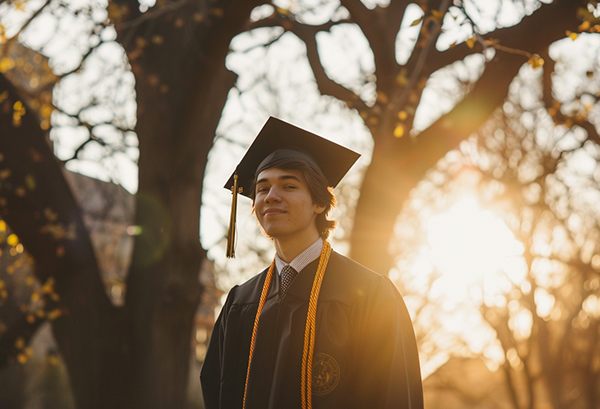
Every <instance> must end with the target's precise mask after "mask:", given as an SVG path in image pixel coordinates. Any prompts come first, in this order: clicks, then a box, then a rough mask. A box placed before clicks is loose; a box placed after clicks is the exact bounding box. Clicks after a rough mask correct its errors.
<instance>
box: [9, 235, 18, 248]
mask: <svg viewBox="0 0 600 409" xmlns="http://www.w3.org/2000/svg"><path fill="white" fill-rule="evenodd" d="M6 243H7V244H8V245H9V246H16V245H17V244H19V237H17V235H16V234H14V233H13V234H11V235H10V236H8V237H7V238H6Z"/></svg>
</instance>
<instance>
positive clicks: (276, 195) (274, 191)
mask: <svg viewBox="0 0 600 409" xmlns="http://www.w3.org/2000/svg"><path fill="white" fill-rule="evenodd" d="M280 193H281V192H280V191H279V188H278V187H277V186H271V188H270V189H269V193H268V194H267V196H266V197H265V201H266V202H268V203H270V202H279V201H280V200H281V195H280Z"/></svg>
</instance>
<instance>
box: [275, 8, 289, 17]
mask: <svg viewBox="0 0 600 409" xmlns="http://www.w3.org/2000/svg"><path fill="white" fill-rule="evenodd" d="M276 9H277V13H279V14H283V15H284V16H288V17H289V16H291V15H292V12H291V11H289V10H287V9H284V8H281V7H276Z"/></svg>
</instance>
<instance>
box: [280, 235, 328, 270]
mask: <svg viewBox="0 0 600 409" xmlns="http://www.w3.org/2000/svg"><path fill="white" fill-rule="evenodd" d="M318 238H319V233H318V232H317V230H316V229H315V231H314V232H310V233H309V234H306V235H303V237H298V235H295V236H291V237H277V238H273V243H274V244H275V251H276V252H277V255H278V256H279V258H280V259H282V260H283V261H285V262H286V263H291V262H292V260H293V259H295V258H296V257H297V256H298V255H299V254H300V253H302V252H303V251H304V250H306V249H307V248H308V246H310V245H311V244H313V243H314V242H315V241H317V239H318Z"/></svg>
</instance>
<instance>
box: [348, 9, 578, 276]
mask: <svg viewBox="0 0 600 409" xmlns="http://www.w3.org/2000/svg"><path fill="white" fill-rule="evenodd" d="M578 3H579V2H578V1H569V0H562V1H558V2H555V3H552V4H550V5H543V6H542V7H541V9H540V10H538V11H536V12H535V13H533V14H532V15H531V16H528V17H525V18H524V19H523V21H521V22H520V23H519V24H518V25H516V26H514V27H509V28H504V29H500V30H497V31H495V32H493V33H490V34H489V36H490V37H491V38H495V39H500V42H501V44H502V45H504V46H509V47H514V49H519V50H526V51H528V52H530V53H540V52H541V51H543V50H545V49H546V48H547V47H548V46H549V45H550V44H552V43H553V42H554V41H557V40H559V39H561V38H563V37H564V36H565V30H567V29H569V30H571V31H576V30H577V25H578V24H579V20H578V18H577V9H578V7H579V6H580V4H578ZM549 21H552V22H553V23H552V24H548V22H549ZM465 47H466V45H464V44H463V45H461V46H457V47H454V48H451V49H450V50H448V51H445V52H442V53H439V52H436V53H434V54H433V55H432V56H431V58H430V59H428V64H429V66H428V65H427V64H426V65H425V67H424V70H426V71H429V70H430V69H431V68H430V67H437V68H440V67H443V66H444V65H445V64H449V63H451V62H453V61H456V56H457V55H464V52H465V51H464V49H465ZM476 47H478V45H477V46H476ZM526 61H527V58H526V57H524V56H522V55H519V54H514V53H507V52H502V51H497V52H496V57H495V58H494V60H493V61H491V62H490V63H489V64H488V66H487V68H486V70H485V72H484V73H483V75H482V77H481V78H480V79H479V81H478V82H477V84H476V85H475V87H474V89H473V90H472V92H471V93H470V94H469V95H468V96H467V97H466V98H465V99H464V100H463V101H462V102H460V103H459V104H458V105H457V106H456V107H455V108H454V109H453V110H452V111H451V112H449V113H448V114H446V115H444V116H442V117H441V118H440V119H439V120H437V121H436V122H435V123H434V124H433V125H431V126H430V127H429V128H428V129H426V130H425V131H423V132H422V133H421V134H420V135H418V136H417V137H416V138H415V139H414V140H413V139H411V138H409V137H407V136H404V137H403V138H394V136H393V127H390V126H389V124H390V123H392V124H393V123H394V122H395V119H394V118H387V117H385V114H384V115H383V117H382V118H380V120H379V121H378V122H377V124H376V125H372V126H371V127H370V130H371V132H372V134H373V139H374V142H375V144H374V150H373V157H372V160H371V165H370V166H369V168H368V169H367V172H366V174H365V178H364V180H363V185H362V188H361V194H360V198H359V200H358V204H357V209H356V215H355V220H354V229H353V230H352V236H351V239H350V245H351V256H352V257H353V258H354V259H355V260H357V261H358V262H360V263H362V264H364V265H366V266H368V267H370V268H372V269H374V270H376V271H378V272H379V273H382V274H387V273H388V271H389V269H390V268H391V267H392V266H393V263H394V260H393V257H392V255H391V254H390V252H389V250H388V249H389V244H390V240H391V238H392V236H393V232H394V226H395V223H396V219H397V217H398V214H399V213H400V210H401V208H402V204H403V203H404V201H405V200H406V199H407V198H408V195H409V193H410V190H411V189H413V188H414V187H416V185H417V183H418V182H419V181H420V180H421V179H422V178H423V176H424V175H425V173H426V172H427V170H428V169H431V168H432V167H433V166H435V164H436V163H437V161H438V160H439V159H441V158H442V157H443V156H444V155H445V154H446V153H447V152H449V151H450V150H452V149H454V148H456V147H457V146H458V144H459V142H460V141H462V140H465V139H466V138H467V137H469V136H470V135H471V134H472V133H474V132H476V131H477V129H479V127H480V126H481V125H483V123H484V122H485V121H486V120H487V119H488V118H489V116H490V114H491V113H492V112H493V111H494V110H495V109H496V108H497V107H499V106H500V105H501V104H502V103H503V101H504V99H505V97H506V95H507V93H508V87H509V85H510V83H511V82H512V80H513V78H514V77H515V75H516V74H517V73H518V71H519V69H520V67H521V66H522V65H523V64H524V63H525V62H526ZM396 112H397V111H394V112H393V113H392V115H395V113H396Z"/></svg>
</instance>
